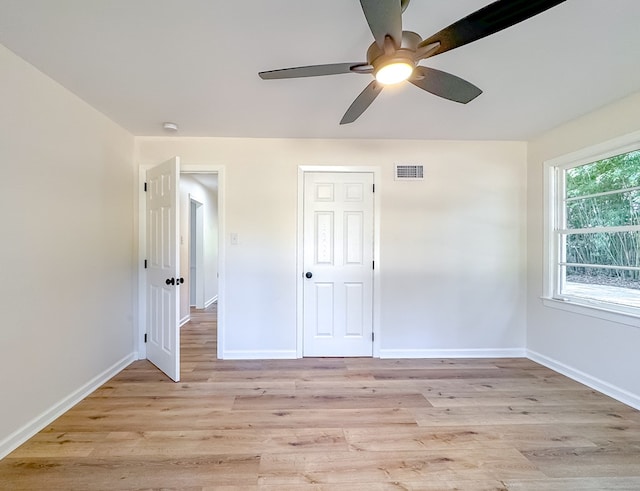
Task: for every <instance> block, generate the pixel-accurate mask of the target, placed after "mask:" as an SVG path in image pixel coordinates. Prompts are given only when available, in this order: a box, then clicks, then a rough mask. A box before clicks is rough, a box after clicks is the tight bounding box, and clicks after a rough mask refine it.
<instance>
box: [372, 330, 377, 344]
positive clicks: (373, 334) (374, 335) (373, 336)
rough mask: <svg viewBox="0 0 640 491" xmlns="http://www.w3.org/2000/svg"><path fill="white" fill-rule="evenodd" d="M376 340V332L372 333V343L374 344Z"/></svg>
mask: <svg viewBox="0 0 640 491" xmlns="http://www.w3.org/2000/svg"><path fill="white" fill-rule="evenodd" d="M375 340H376V334H375V333H374V332H372V333H371V342H372V343H373V342H374V341H375Z"/></svg>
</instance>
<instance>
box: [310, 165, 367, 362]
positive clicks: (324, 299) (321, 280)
mask: <svg viewBox="0 0 640 491" xmlns="http://www.w3.org/2000/svg"><path fill="white" fill-rule="evenodd" d="M303 213H304V216H303V235H304V236H303V248H304V251H303V257H304V260H303V262H304V268H305V269H304V272H305V274H306V276H305V278H304V279H303V281H304V286H303V297H304V298H303V309H304V313H303V322H304V326H303V338H304V339H303V355H304V356H372V354H373V342H372V332H373V314H372V312H373V174H372V173H369V172H308V173H305V176H304V211H303ZM307 273H309V274H311V278H309V277H308V274H307Z"/></svg>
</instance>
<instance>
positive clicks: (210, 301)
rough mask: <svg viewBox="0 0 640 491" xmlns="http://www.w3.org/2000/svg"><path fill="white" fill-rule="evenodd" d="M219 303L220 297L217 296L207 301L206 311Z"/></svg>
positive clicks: (205, 304)
mask: <svg viewBox="0 0 640 491" xmlns="http://www.w3.org/2000/svg"><path fill="white" fill-rule="evenodd" d="M217 301H218V295H216V296H215V297H212V298H210V299H209V300H207V301H206V302H205V303H204V308H205V309H206V308H207V307H210V306H211V305H213V304H214V303H216V302H217Z"/></svg>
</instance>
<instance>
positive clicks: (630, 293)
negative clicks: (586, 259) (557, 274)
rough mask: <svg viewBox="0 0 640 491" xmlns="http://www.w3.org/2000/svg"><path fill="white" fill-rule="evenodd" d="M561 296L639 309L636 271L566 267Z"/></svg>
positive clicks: (639, 288)
mask: <svg viewBox="0 0 640 491" xmlns="http://www.w3.org/2000/svg"><path fill="white" fill-rule="evenodd" d="M562 294H563V295H572V296H575V297H581V298H588V299H592V300H599V301H601V302H609V303H614V304H619V305H628V306H631V307H640V281H639V279H638V276H637V272H636V271H620V270H613V269H601V268H589V267H575V266H567V267H566V281H565V282H564V288H563V291H562Z"/></svg>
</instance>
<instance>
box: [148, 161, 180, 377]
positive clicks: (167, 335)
mask: <svg viewBox="0 0 640 491" xmlns="http://www.w3.org/2000/svg"><path fill="white" fill-rule="evenodd" d="M179 167H180V162H179V160H178V158H175V159H171V160H169V161H167V162H165V163H163V164H160V165H159V166H157V167H154V168H153V169H149V171H147V266H148V269H147V358H148V359H149V361H151V363H153V364H154V365H156V366H157V367H158V368H159V369H160V370H162V371H163V372H164V373H165V374H167V376H169V377H170V378H171V379H173V380H174V381H176V382H178V381H179V380H180V332H179V330H178V317H179V313H180V310H179V295H178V288H179V283H178V282H177V279H178V278H179V277H180V271H179V265H180V261H179V250H178V234H179V228H178V193H179V176H180V171H179ZM171 279H173V281H169V282H168V281H167V280H171Z"/></svg>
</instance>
